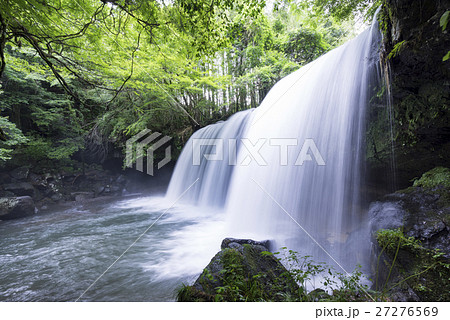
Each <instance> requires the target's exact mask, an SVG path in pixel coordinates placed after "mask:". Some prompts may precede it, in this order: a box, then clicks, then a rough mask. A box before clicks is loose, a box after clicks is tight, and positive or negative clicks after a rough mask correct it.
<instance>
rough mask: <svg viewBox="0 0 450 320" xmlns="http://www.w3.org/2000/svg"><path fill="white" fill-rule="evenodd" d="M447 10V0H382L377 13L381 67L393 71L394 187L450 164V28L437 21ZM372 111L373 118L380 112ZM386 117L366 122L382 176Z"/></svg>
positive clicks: (372, 164)
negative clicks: (382, 41) (380, 45)
mask: <svg viewBox="0 0 450 320" xmlns="http://www.w3.org/2000/svg"><path fill="white" fill-rule="evenodd" d="M449 8H450V1H449V0H412V1H411V0H386V1H385V5H384V6H383V8H382V11H381V13H380V20H381V28H382V31H383V33H384V44H383V45H384V48H383V55H384V57H383V58H384V61H385V66H384V67H385V69H388V68H390V71H391V72H390V85H391V90H392V103H393V108H392V110H393V118H394V122H393V136H394V150H395V158H396V164H397V168H396V169H397V170H396V172H397V185H396V186H393V187H397V188H404V187H406V186H408V185H409V183H410V180H411V179H413V178H416V177H420V175H421V174H422V173H423V172H425V171H427V170H430V169H432V168H434V167H436V166H446V167H448V166H449V165H450V157H449V156H448V155H449V154H450V121H449V120H450V88H449V87H450V60H447V61H443V57H444V56H445V55H446V54H447V52H448V51H449V50H450V34H449V33H450V27H447V29H446V30H444V31H443V30H442V27H441V26H440V25H439V21H440V18H441V17H442V15H443V14H444V13H445V12H446V10H448V9H449ZM375 113H376V115H375V118H376V117H379V116H380V114H381V113H380V112H375ZM372 116H373V112H372ZM386 121H388V119H387V118H384V119H377V121H374V119H373V118H372V119H371V120H369V123H370V124H369V130H372V131H371V132H372V135H370V134H369V141H368V149H371V148H372V149H373V150H375V152H373V154H372V157H371V156H370V155H369V163H370V168H371V170H372V174H373V176H377V177H384V178H385V179H387V177H388V176H390V175H391V174H390V173H387V174H386V173H384V174H381V175H380V173H382V172H386V171H389V165H388V163H389V157H390V154H391V150H390V147H391V139H390V135H387V134H386V129H388V128H387V127H386V123H385V122H386ZM383 122H384V124H383ZM381 124H383V125H384V126H385V127H384V128H380V125H381ZM370 139H372V140H370ZM388 140H389V141H388ZM373 155H375V156H373ZM379 182H380V181H379ZM382 182H386V181H382ZM391 191H392V190H391Z"/></svg>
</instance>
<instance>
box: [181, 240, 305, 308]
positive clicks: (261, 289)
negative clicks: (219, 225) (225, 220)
mask: <svg viewBox="0 0 450 320" xmlns="http://www.w3.org/2000/svg"><path fill="white" fill-rule="evenodd" d="M268 244H269V242H268V241H262V242H259V241H254V240H249V239H232V238H227V239H225V240H224V241H223V242H222V246H221V247H222V250H221V251H220V252H219V253H217V254H216V255H215V256H214V257H213V258H212V260H211V262H210V263H209V264H208V265H207V266H206V268H205V269H204V270H203V273H202V274H201V275H200V276H199V277H198V279H197V280H196V281H195V283H194V285H192V286H190V287H185V288H183V289H182V290H181V291H180V293H179V295H178V301H217V299H219V301H243V300H245V301H262V300H264V301H281V300H284V299H285V298H286V297H287V296H289V295H292V296H293V295H294V294H295V293H296V292H297V291H298V289H299V287H298V285H297V283H296V282H295V281H294V280H293V279H292V278H291V276H290V274H289V273H288V271H287V270H286V268H285V267H284V266H283V265H282V264H281V263H280V262H279V261H278V259H276V258H275V257H274V256H273V255H272V254H271V253H270V252H268ZM249 288H253V289H252V290H250V292H248V290H249Z"/></svg>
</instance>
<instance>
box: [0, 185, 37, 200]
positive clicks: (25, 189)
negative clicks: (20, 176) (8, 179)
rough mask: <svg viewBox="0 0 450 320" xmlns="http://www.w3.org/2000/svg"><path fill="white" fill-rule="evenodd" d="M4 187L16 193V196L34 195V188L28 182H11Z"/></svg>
mask: <svg viewBox="0 0 450 320" xmlns="http://www.w3.org/2000/svg"><path fill="white" fill-rule="evenodd" d="M3 188H4V189H5V190H6V191H10V192H12V193H14V194H15V195H16V196H30V197H33V196H34V188H33V186H32V185H31V184H30V183H28V182H19V183H9V184H5V185H4V186H3Z"/></svg>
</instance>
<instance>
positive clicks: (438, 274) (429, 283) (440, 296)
mask: <svg viewBox="0 0 450 320" xmlns="http://www.w3.org/2000/svg"><path fill="white" fill-rule="evenodd" d="M376 240H377V242H378V245H379V246H380V248H382V251H381V252H380V255H379V258H378V263H377V270H378V269H379V268H381V267H382V266H381V265H380V264H381V263H384V264H386V267H387V268H388V270H389V272H388V275H387V278H386V280H385V283H383V284H381V283H376V287H378V288H380V287H382V291H383V292H384V294H385V295H388V296H389V292H390V291H393V290H394V289H397V287H399V288H402V287H403V288H407V286H409V287H410V288H412V289H413V290H414V292H416V293H417V295H418V296H419V297H420V299H421V301H448V300H449V299H450V296H449V292H450V290H449V289H450V285H449V283H450V282H449V280H450V262H449V260H448V258H445V257H444V253H443V252H442V251H440V250H438V249H434V250H430V249H427V248H425V247H423V245H422V244H421V242H420V241H419V240H417V239H415V238H414V237H407V236H405V235H404V233H403V231H402V230H401V229H400V228H399V229H394V230H379V231H378V232H377V234H376ZM384 252H385V253H386V255H387V257H388V259H386V258H383V253H384ZM394 273H397V274H396V275H394ZM377 282H378V278H377Z"/></svg>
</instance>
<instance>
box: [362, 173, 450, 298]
mask: <svg viewBox="0 0 450 320" xmlns="http://www.w3.org/2000/svg"><path fill="white" fill-rule="evenodd" d="M444 171H445V170H435V169H433V170H430V171H428V172H427V173H425V174H424V175H423V176H422V178H421V179H420V180H416V181H415V183H414V186H412V187H409V188H407V189H404V190H400V191H397V192H396V193H393V194H388V195H386V196H385V197H384V198H383V199H382V200H381V201H378V202H376V203H373V204H372V205H371V206H370V209H369V216H370V219H371V228H372V232H373V234H374V237H375V234H376V232H377V231H379V230H380V229H387V230H393V232H394V233H391V235H395V237H393V238H392V239H393V240H390V242H391V243H393V248H394V249H389V248H387V246H386V245H384V246H385V247H384V248H381V247H380V246H379V245H378V242H377V241H376V240H375V239H374V251H375V254H376V256H377V259H376V261H377V265H376V267H375V268H374V274H375V276H374V278H375V279H376V281H375V283H374V288H373V289H375V290H381V289H384V288H387V289H388V290H389V295H390V298H391V299H392V300H394V301H448V299H450V284H449V282H448V281H447V280H448V278H449V277H450V270H449V269H448V268H446V267H445V266H446V265H448V264H450V192H449V189H448V181H446V180H445V179H440V178H442V172H444ZM434 182H436V183H434ZM397 248H398V250H397ZM439 252H440V253H439ZM416 275H420V277H418V276H416Z"/></svg>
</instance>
